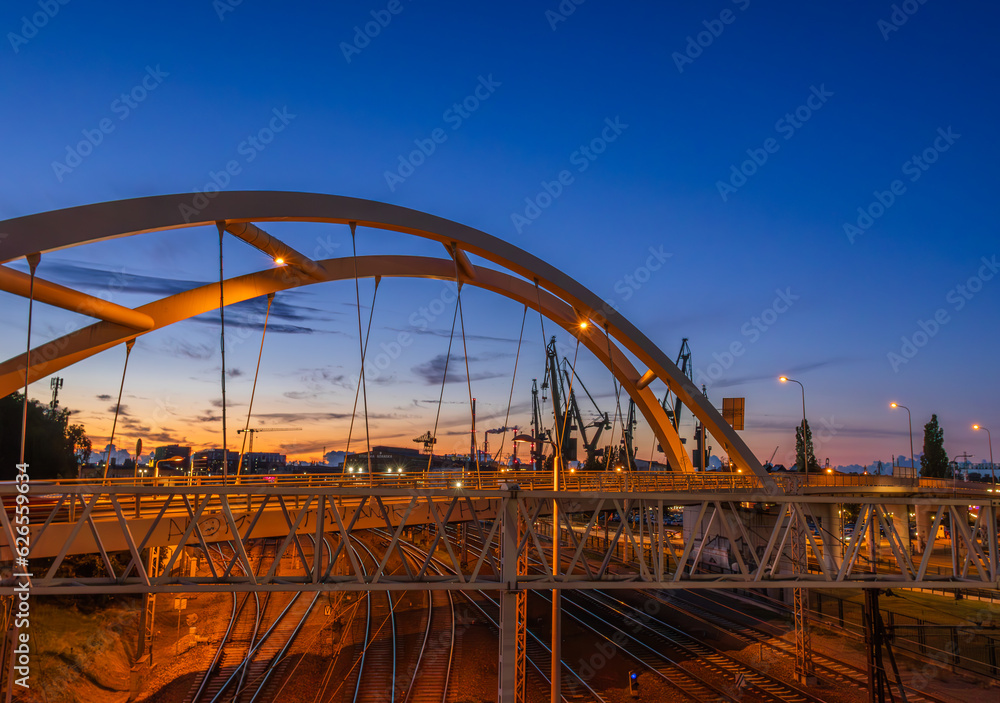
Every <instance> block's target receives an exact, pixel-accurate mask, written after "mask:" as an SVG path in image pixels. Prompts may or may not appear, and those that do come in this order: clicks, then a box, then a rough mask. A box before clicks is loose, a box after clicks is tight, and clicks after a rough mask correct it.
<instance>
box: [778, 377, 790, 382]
mask: <svg viewBox="0 0 1000 703" xmlns="http://www.w3.org/2000/svg"><path fill="white" fill-rule="evenodd" d="M778 380H779V381H781V382H782V383H785V382H787V381H788V376H778Z"/></svg>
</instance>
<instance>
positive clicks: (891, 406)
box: [889, 403, 899, 408]
mask: <svg viewBox="0 0 1000 703" xmlns="http://www.w3.org/2000/svg"><path fill="white" fill-rule="evenodd" d="M889 407H890V408H898V407H899V405H898V404H896V403H889Z"/></svg>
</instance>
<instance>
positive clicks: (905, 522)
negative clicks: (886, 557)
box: [890, 505, 911, 554]
mask: <svg viewBox="0 0 1000 703" xmlns="http://www.w3.org/2000/svg"><path fill="white" fill-rule="evenodd" d="M890 509H891V510H892V527H893V529H895V530H896V534H897V535H899V539H900V541H901V542H902V543H903V550H904V551H905V552H906V553H907V554H909V553H910V551H911V550H910V506H908V505H895V506H893V507H892V508H890Z"/></svg>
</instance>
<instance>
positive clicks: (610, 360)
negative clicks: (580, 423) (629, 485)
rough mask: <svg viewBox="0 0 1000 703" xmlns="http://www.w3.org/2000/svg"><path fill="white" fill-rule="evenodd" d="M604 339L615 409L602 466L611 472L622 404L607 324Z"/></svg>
mask: <svg viewBox="0 0 1000 703" xmlns="http://www.w3.org/2000/svg"><path fill="white" fill-rule="evenodd" d="M604 338H605V339H607V340H608V364H609V365H610V367H611V369H612V371H611V381H612V383H614V388H615V407H616V409H615V416H614V419H613V420H612V421H611V438H610V439H609V440H608V456H607V457H606V458H607V461H606V462H605V464H604V470H605V471H610V470H611V446H612V443H613V442H614V441H615V425H617V424H618V418H619V416H621V414H622V403H621V392H622V389H621V386H619V385H618V378H617V377H616V376H615V372H614V370H613V369H614V367H615V360H614V358H613V357H612V356H611V335H610V334H609V333H608V325H607V323H605V325H604ZM624 432H625V421H624V420H622V438H623V439H624V437H625V434H624ZM631 470H632V467H631V466H630V467H629V471H631Z"/></svg>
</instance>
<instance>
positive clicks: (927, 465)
mask: <svg viewBox="0 0 1000 703" xmlns="http://www.w3.org/2000/svg"><path fill="white" fill-rule="evenodd" d="M920 475H921V476H926V477H927V478H951V469H950V467H949V466H948V454H947V453H946V452H945V450H944V430H943V429H942V428H941V426H940V425H939V424H938V416H937V415H931V421H930V422H928V423H927V424H926V425H924V455H923V456H922V457H920Z"/></svg>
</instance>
